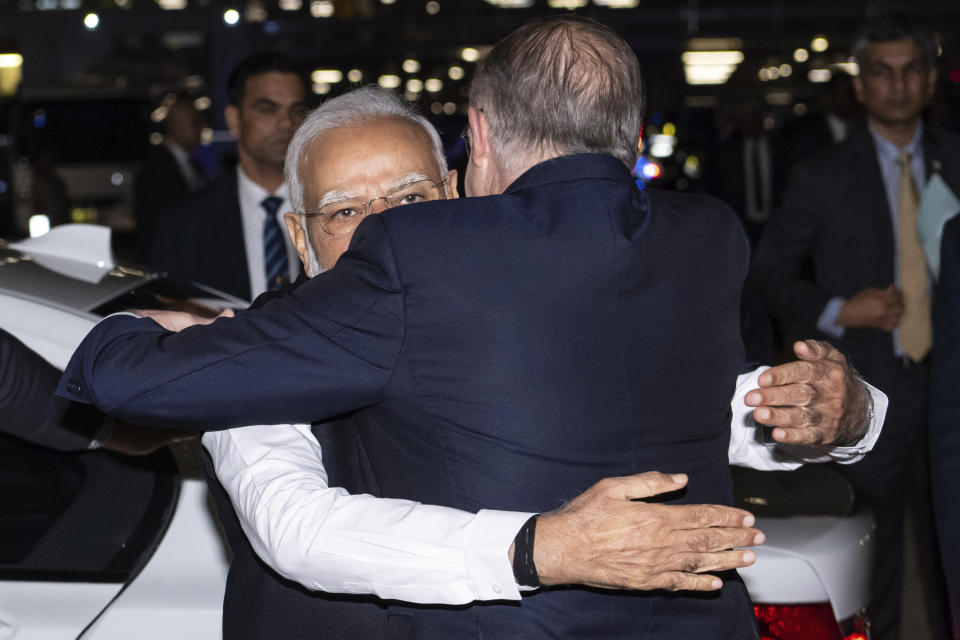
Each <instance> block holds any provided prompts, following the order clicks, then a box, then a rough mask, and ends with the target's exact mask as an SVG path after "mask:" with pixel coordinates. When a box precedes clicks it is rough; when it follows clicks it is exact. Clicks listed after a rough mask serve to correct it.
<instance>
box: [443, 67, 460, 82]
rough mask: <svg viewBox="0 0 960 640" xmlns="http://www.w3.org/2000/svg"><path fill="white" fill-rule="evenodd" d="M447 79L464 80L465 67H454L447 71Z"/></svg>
mask: <svg viewBox="0 0 960 640" xmlns="http://www.w3.org/2000/svg"><path fill="white" fill-rule="evenodd" d="M447 77H448V78H450V79H451V80H462V79H463V67H460V66H457V65H453V66H452V67H450V68H449V69H447Z"/></svg>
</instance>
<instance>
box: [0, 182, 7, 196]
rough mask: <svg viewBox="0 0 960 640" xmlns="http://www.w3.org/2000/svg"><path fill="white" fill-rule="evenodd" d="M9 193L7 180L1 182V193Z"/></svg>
mask: <svg viewBox="0 0 960 640" xmlns="http://www.w3.org/2000/svg"><path fill="white" fill-rule="evenodd" d="M6 192H7V182H6V181H5V180H0V193H6Z"/></svg>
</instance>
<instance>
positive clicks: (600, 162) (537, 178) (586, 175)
mask: <svg viewBox="0 0 960 640" xmlns="http://www.w3.org/2000/svg"><path fill="white" fill-rule="evenodd" d="M590 179H601V180H604V179H605V180H627V181H632V178H631V176H630V171H629V170H628V169H627V167H626V166H625V165H624V164H623V163H622V162H620V161H619V160H617V159H616V158H614V157H613V156H609V155H606V154H602V153H578V154H576V155H571V156H560V157H559V158H552V159H550V160H546V161H544V162H541V163H540V164H537V165H534V166H533V167H531V168H530V169H528V170H527V171H526V172H524V173H523V174H522V175H521V176H520V177H519V178H517V179H516V180H514V181H513V183H512V184H511V185H510V186H509V187H507V188H506V190H505V191H504V193H507V194H511V193H517V192H518V191H523V190H525V189H532V188H534V187H542V186H546V185H550V184H554V183H557V182H567V181H570V180H590Z"/></svg>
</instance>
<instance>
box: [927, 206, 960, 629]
mask: <svg viewBox="0 0 960 640" xmlns="http://www.w3.org/2000/svg"><path fill="white" fill-rule="evenodd" d="M933 322H934V325H933V331H934V333H933V373H932V376H931V378H930V391H931V403H930V472H931V480H932V484H933V500H934V502H933V504H934V509H935V515H936V518H937V529H938V532H939V534H940V554H941V559H942V561H943V569H944V572H943V573H944V575H945V576H946V579H947V592H948V596H949V599H950V608H951V611H952V613H953V619H954V620H957V621H960V552H958V551H957V540H958V539H960V507H958V506H957V496H956V492H957V486H958V485H960V217H956V218H954V219H953V220H951V221H950V222H948V223H947V226H946V228H945V229H944V233H943V243H942V245H941V257H940V280H939V282H938V283H937V290H936V296H935V301H934V314H933Z"/></svg>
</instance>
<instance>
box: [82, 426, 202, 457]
mask: <svg viewBox="0 0 960 640" xmlns="http://www.w3.org/2000/svg"><path fill="white" fill-rule="evenodd" d="M200 435H202V434H200V433H197V432H196V431H180V430H178V429H166V428H162V427H141V426H140V425H136V424H133V423H130V422H125V421H123V420H117V422H116V424H114V426H113V429H111V430H110V434H109V435H108V436H107V438H106V440H104V441H103V442H102V443H101V444H102V446H103V448H104V449H110V450H111V451H116V452H118V453H124V454H126V455H129V456H143V455H146V454H148V453H153V452H154V451H156V450H157V449H161V448H163V447H165V446H167V445H168V444H171V443H174V442H180V441H182V440H189V439H191V438H197V437H199V436H200Z"/></svg>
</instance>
